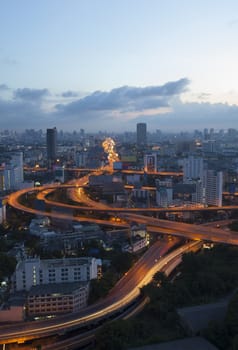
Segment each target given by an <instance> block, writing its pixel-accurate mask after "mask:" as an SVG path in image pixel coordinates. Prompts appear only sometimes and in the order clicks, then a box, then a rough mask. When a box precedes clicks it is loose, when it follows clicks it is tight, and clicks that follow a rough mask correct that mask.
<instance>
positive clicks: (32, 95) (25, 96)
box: [14, 88, 49, 102]
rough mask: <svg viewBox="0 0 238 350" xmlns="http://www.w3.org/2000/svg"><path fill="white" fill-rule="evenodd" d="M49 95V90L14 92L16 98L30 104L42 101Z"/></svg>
mask: <svg viewBox="0 0 238 350" xmlns="http://www.w3.org/2000/svg"><path fill="white" fill-rule="evenodd" d="M48 95H49V90H48V89H29V88H23V89H17V90H15V91H14V98H15V99H20V100H23V101H24V100H25V101H29V102H36V101H40V100H41V99H42V98H44V97H47V96H48Z"/></svg>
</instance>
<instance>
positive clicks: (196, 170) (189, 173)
mask: <svg viewBox="0 0 238 350" xmlns="http://www.w3.org/2000/svg"><path fill="white" fill-rule="evenodd" d="M202 178H203V158H201V157H194V156H189V157H187V158H185V159H184V161H183V182H184V183H189V182H191V181H192V180H199V179H202Z"/></svg>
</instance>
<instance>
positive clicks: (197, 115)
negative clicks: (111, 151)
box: [0, 0, 238, 133]
mask: <svg viewBox="0 0 238 350" xmlns="http://www.w3.org/2000/svg"><path fill="white" fill-rule="evenodd" d="M0 9H1V10H0V130H3V129H13V130H16V131H18V130H19V131H20V130H24V129H31V128H34V129H43V130H44V129H46V128H50V127H54V126H56V127H57V129H61V130H65V131H73V130H80V129H85V132H98V131H107V132H114V133H116V132H124V131H135V130H136V123H138V122H146V123H147V129H148V131H152V132H153V131H155V130H157V129H160V130H162V131H165V132H166V131H169V132H170V131H172V132H175V131H179V130H180V131H190V130H194V129H199V130H202V129H203V128H214V129H215V130H220V129H225V130H226V129H228V128H236V129H238V68H237V65H238V1H237V0H199V1H198V0H197V1H196V0H193V1H191V0H120V1H118V0H34V1H32V0H0Z"/></svg>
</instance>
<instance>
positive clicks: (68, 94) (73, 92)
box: [61, 90, 78, 98]
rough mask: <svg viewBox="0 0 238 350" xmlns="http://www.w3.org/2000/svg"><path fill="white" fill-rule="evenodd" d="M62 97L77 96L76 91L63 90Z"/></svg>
mask: <svg viewBox="0 0 238 350" xmlns="http://www.w3.org/2000/svg"><path fill="white" fill-rule="evenodd" d="M61 96H62V97H66V98H67V97H78V93H77V92H75V91H70V90H69V91H65V92H62V94H61Z"/></svg>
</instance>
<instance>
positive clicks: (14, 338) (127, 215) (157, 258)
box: [0, 177, 238, 344]
mask: <svg viewBox="0 0 238 350" xmlns="http://www.w3.org/2000/svg"><path fill="white" fill-rule="evenodd" d="M86 182H87V178H86V177H84V178H82V179H79V180H77V183H71V184H69V185H61V186H59V185H49V186H42V187H40V188H32V189H25V190H21V191H18V192H16V193H13V194H11V195H9V197H8V203H9V205H11V206H13V207H15V208H16V209H18V210H20V211H23V212H29V213H32V214H37V215H46V216H50V217H56V218H60V219H65V220H69V219H70V220H74V221H81V220H84V221H94V222H95V221H96V222H98V223H100V224H108V225H111V226H114V225H116V226H121V227H129V222H138V223H143V224H146V225H147V228H148V230H150V231H154V232H158V233H166V234H173V235H177V236H183V237H186V238H189V239H191V240H195V241H193V242H190V243H188V244H186V245H184V246H182V247H180V248H178V249H176V250H175V251H173V252H172V253H170V254H168V255H165V253H166V252H168V249H169V248H170V247H172V245H173V244H174V242H176V240H175V241H171V242H167V243H161V242H160V241H159V242H156V243H155V244H154V245H153V246H152V247H151V248H150V249H149V250H148V251H147V252H146V253H145V255H144V256H143V257H142V258H141V260H139V262H138V263H137V264H136V265H135V266H134V267H133V270H132V271H131V272H130V273H128V274H127V275H126V276H124V277H123V279H122V280H121V281H120V282H119V283H118V284H117V285H116V286H115V288H114V289H113V290H112V291H111V292H110V293H109V295H108V296H107V298H105V299H104V300H102V301H100V302H98V303H96V304H94V305H92V306H90V307H87V308H85V309H84V310H82V311H81V312H80V313H74V314H70V315H65V316H62V317H57V318H55V319H52V320H47V321H37V322H22V323H19V324H16V325H8V326H1V327H0V344H6V343H14V342H25V341H27V340H31V339H34V338H42V337H47V336H51V335H53V334H64V333H65V332H66V331H67V332H68V331H71V330H74V329H76V328H80V327H84V326H87V325H89V324H94V323H97V322H100V320H101V319H102V318H108V317H110V315H112V314H115V313H116V312H118V311H120V310H122V309H124V308H125V307H127V305H129V304H130V303H131V302H132V300H134V299H135V298H136V297H137V296H138V295H139V293H140V288H141V287H142V286H143V285H145V284H147V283H148V282H149V281H150V280H151V278H152V276H153V274H154V273H155V272H156V271H158V270H161V269H164V267H165V265H166V264H167V263H169V262H171V261H172V260H173V259H175V258H177V257H180V256H181V255H182V254H183V253H184V252H185V251H189V250H191V249H194V248H195V247H197V249H198V247H200V246H201V240H207V241H213V242H222V243H228V244H234V245H238V235H236V234H235V233H233V232H230V231H225V230H223V229H221V228H219V229H218V228H210V227H209V228H208V227H205V226H202V225H191V224H185V223H181V222H179V223H178V222H171V221H167V220H161V219H157V218H154V217H151V216H146V215H140V214H138V213H139V212H140V210H138V209H136V208H111V207H108V206H106V205H105V204H102V203H97V202H93V201H91V200H89V199H87V198H86V196H85V194H83V192H82V190H81V186H84V185H85V184H86ZM62 187H63V188H68V189H69V191H73V193H71V195H73V196H76V197H75V198H74V199H75V200H78V201H80V202H86V205H83V206H80V205H78V206H77V205H73V206H70V205H68V204H63V203H56V202H54V201H50V200H48V199H47V198H46V197H47V195H48V194H49V193H50V192H51V191H54V190H56V189H57V188H62ZM73 189H75V190H76V192H74V190H73ZM34 191H37V193H38V195H37V196H38V198H39V199H42V200H45V201H46V203H47V205H48V206H53V207H55V206H57V205H58V206H59V207H64V208H70V209H77V210H79V211H87V210H89V211H92V210H95V211H98V212H103V213H105V212H111V213H118V214H119V213H120V217H121V218H122V219H123V220H124V222H119V223H117V222H113V223H112V222H111V221H110V222H109V221H108V220H98V219H94V218H86V217H80V216H78V215H77V216H74V215H73V214H72V215H71V214H67V213H61V212H60V213H59V212H56V211H51V212H48V211H41V210H37V209H34V208H30V207H27V206H25V205H23V204H22V203H21V202H22V201H21V197H22V196H24V195H26V194H27V193H28V192H30V193H32V192H34ZM84 204H85V203H84ZM72 207H73V208H72ZM153 209H157V208H153ZM171 209H172V210H173V211H175V210H174V208H171ZM176 209H177V208H176ZM206 209H207V208H206ZM234 209H238V208H237V207H234ZM163 210H165V209H163ZM181 210H184V208H181ZM186 210H189V209H187V208H186ZM196 210H197V209H196ZM216 210H217V208H216ZM141 211H142V212H143V213H144V214H146V213H147V214H149V213H151V212H150V208H148V209H142V210H141ZM157 211H158V209H157ZM166 211H167V208H166Z"/></svg>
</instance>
